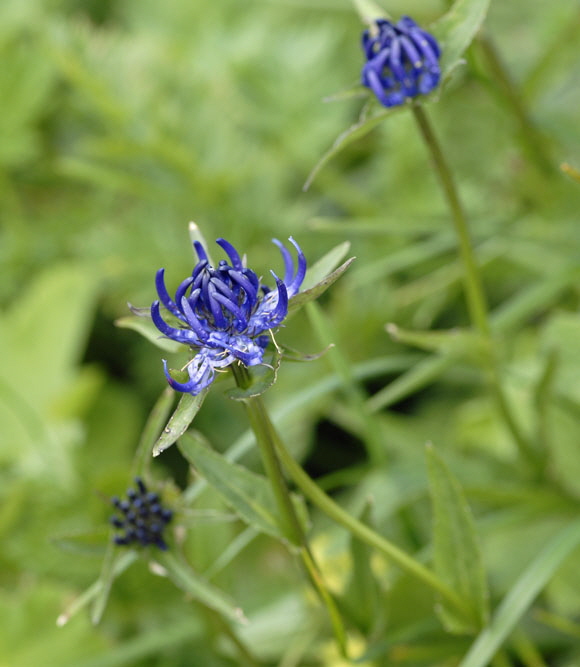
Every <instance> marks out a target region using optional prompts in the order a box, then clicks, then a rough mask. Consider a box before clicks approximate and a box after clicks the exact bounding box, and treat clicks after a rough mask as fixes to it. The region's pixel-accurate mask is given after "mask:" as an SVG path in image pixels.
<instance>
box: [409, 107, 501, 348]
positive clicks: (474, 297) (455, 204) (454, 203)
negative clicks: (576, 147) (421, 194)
mask: <svg viewBox="0 0 580 667" xmlns="http://www.w3.org/2000/svg"><path fill="white" fill-rule="evenodd" d="M412 109H413V115H414V116H415V120H416V122H417V125H418V127H419V130H420V132H421V136H422V137H423V141H424V142H425V145H426V146H427V149H428V150H429V152H430V154H431V157H432V159H433V163H434V165H435V171H436V173H437V177H438V178H439V182H440V184H441V187H442V189H443V193H444V195H445V199H446V200H447V204H448V205H449V208H450V209H451V214H452V215H451V219H452V221H453V226H454V227H455V234H456V235H457V240H458V241H459V254H460V256H461V260H462V261H463V266H464V269H465V271H464V274H463V275H464V281H465V292H466V296H467V307H468V308H469V313H470V315H471V321H472V322H473V324H474V325H475V327H476V328H477V329H478V330H479V332H480V333H481V334H482V335H483V336H484V337H485V338H489V336H490V333H491V330H490V326H489V319H488V316H487V302H486V298H485V292H484V290H483V284H482V282H481V277H480V273H479V269H478V267H477V261H476V259H475V253H474V251H473V245H472V243H471V238H470V234H469V225H468V224H467V217H466V215H465V212H464V210H463V206H462V205H461V202H460V200H459V195H458V192H457V187H456V185H455V181H454V180H453V175H452V174H451V170H450V169H449V167H448V165H447V162H446V160H445V156H444V155H443V151H442V150H441V146H440V144H439V142H438V141H437V137H436V136H435V133H434V131H433V129H432V127H431V123H430V122H429V119H428V118H427V114H426V113H425V111H424V109H423V107H421V106H420V105H419V104H413V106H412Z"/></svg>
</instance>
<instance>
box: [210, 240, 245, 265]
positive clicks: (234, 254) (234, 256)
mask: <svg viewBox="0 0 580 667" xmlns="http://www.w3.org/2000/svg"><path fill="white" fill-rule="evenodd" d="M216 243H217V244H218V245H219V246H220V247H221V248H223V249H224V250H225V252H226V254H227V256H228V257H229V258H230V261H231V263H232V266H233V267H234V269H237V270H238V271H240V270H241V269H243V268H244V265H243V264H242V260H241V259H240V255H239V254H238V251H237V250H236V249H235V248H234V246H233V245H232V244H231V243H229V242H228V241H226V240H225V239H218V240H217V241H216Z"/></svg>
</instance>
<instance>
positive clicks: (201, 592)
mask: <svg viewBox="0 0 580 667" xmlns="http://www.w3.org/2000/svg"><path fill="white" fill-rule="evenodd" d="M155 562H157V563H159V564H160V565H161V566H162V568H163V570H162V571H161V572H160V573H162V574H164V575H167V576H168V577H169V578H170V579H171V581H173V583H174V584H175V585H176V586H178V587H179V588H181V589H182V590H183V591H185V592H186V593H189V595H191V596H192V597H193V598H194V599H196V600H198V601H199V602H201V603H202V604H204V605H206V606H207V607H209V608H210V609H213V610H214V611H217V612H219V613H220V614H223V615H224V616H225V617H226V618H230V619H232V620H234V621H237V622H238V623H247V619H246V617H245V616H244V612H243V611H242V610H241V608H240V607H238V606H237V605H236V604H235V602H234V601H233V600H232V599H231V598H230V596H229V595H227V594H226V593H224V591H222V590H220V589H219V588H216V587H215V586H213V585H212V584H210V583H209V582H208V581H207V580H206V579H205V578H204V577H202V576H201V575H199V574H197V572H195V571H194V570H192V568H191V567H190V566H189V565H188V564H187V563H186V562H185V561H184V560H182V559H181V558H179V557H178V556H176V555H175V554H173V553H172V552H170V551H160V552H159V553H158V554H156V556H155Z"/></svg>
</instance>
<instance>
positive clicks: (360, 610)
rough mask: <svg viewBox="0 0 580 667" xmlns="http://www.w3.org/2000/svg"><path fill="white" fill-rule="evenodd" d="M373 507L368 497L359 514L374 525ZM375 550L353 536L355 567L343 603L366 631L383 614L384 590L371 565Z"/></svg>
mask: <svg viewBox="0 0 580 667" xmlns="http://www.w3.org/2000/svg"><path fill="white" fill-rule="evenodd" d="M371 510H372V504H371V502H370V501H367V502H366V504H365V506H364V507H363V510H362V512H361V516H360V517H359V518H360V520H361V521H362V522H363V523H364V524H365V525H367V526H370V527H371V528H373V529H374V528H375V526H374V525H373V521H372V516H371V514H372V512H371ZM372 553H373V550H372V549H371V547H369V546H368V544H365V543H364V542H361V541H360V540H358V539H357V538H356V537H353V536H352V535H351V536H350V555H351V558H352V569H351V573H350V578H349V581H348V583H347V585H346V588H345V591H344V594H343V598H342V600H341V603H342V604H343V605H344V606H345V607H346V609H347V612H348V614H349V616H350V617H351V618H352V619H353V621H354V623H356V625H357V627H358V628H359V629H360V630H361V632H363V633H364V634H368V633H369V632H370V631H372V629H373V628H375V627H376V626H377V623H378V622H379V621H381V620H382V616H383V613H382V608H381V603H380V597H381V591H380V588H379V587H378V586H377V580H376V577H375V575H374V572H373V570H372V567H371V557H372Z"/></svg>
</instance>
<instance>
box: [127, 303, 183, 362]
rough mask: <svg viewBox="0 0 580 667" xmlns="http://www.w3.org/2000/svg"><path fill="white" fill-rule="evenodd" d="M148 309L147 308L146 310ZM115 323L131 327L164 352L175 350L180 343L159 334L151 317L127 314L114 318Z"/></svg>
mask: <svg viewBox="0 0 580 667" xmlns="http://www.w3.org/2000/svg"><path fill="white" fill-rule="evenodd" d="M148 310H149V309H147V311H148ZM115 324H116V325H117V326H118V327H120V328H121V329H131V330H132V331H136V332H137V333H138V334H141V335H142V336H143V338H146V339H147V340H148V341H149V342H150V343H153V344H154V345H156V346H157V347H158V348H160V349H161V350H163V351H164V352H177V351H178V350H179V348H180V344H179V343H176V342H175V341H174V340H170V339H169V338H165V337H164V336H161V335H159V329H157V328H156V326H155V325H154V324H153V322H152V321H151V318H148V317H146V316H141V315H127V316H126V317H120V318H119V319H118V320H115Z"/></svg>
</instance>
